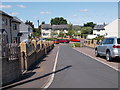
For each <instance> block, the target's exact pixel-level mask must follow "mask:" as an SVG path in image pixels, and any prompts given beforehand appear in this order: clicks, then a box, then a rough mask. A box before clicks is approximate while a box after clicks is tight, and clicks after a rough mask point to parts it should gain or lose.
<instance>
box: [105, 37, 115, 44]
mask: <svg viewBox="0 0 120 90" xmlns="http://www.w3.org/2000/svg"><path fill="white" fill-rule="evenodd" d="M113 43H114V39H113V38H109V39H107V41H106V44H113Z"/></svg>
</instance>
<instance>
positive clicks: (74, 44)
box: [70, 43, 81, 47]
mask: <svg viewBox="0 0 120 90" xmlns="http://www.w3.org/2000/svg"><path fill="white" fill-rule="evenodd" d="M70 47H81V44H80V43H71V44H70Z"/></svg>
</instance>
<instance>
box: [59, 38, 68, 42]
mask: <svg viewBox="0 0 120 90" xmlns="http://www.w3.org/2000/svg"><path fill="white" fill-rule="evenodd" d="M59 42H60V43H69V42H70V41H69V40H67V39H60V40H59Z"/></svg>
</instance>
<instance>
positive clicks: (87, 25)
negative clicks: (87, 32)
mask: <svg viewBox="0 0 120 90" xmlns="http://www.w3.org/2000/svg"><path fill="white" fill-rule="evenodd" d="M95 25H96V24H94V23H93V22H88V23H86V24H84V27H92V28H94V26H95Z"/></svg>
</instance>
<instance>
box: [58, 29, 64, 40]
mask: <svg viewBox="0 0 120 90" xmlns="http://www.w3.org/2000/svg"><path fill="white" fill-rule="evenodd" d="M64 36H65V33H64V31H63V30H61V31H60V33H59V35H58V37H62V38H63V37H64Z"/></svg>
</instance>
